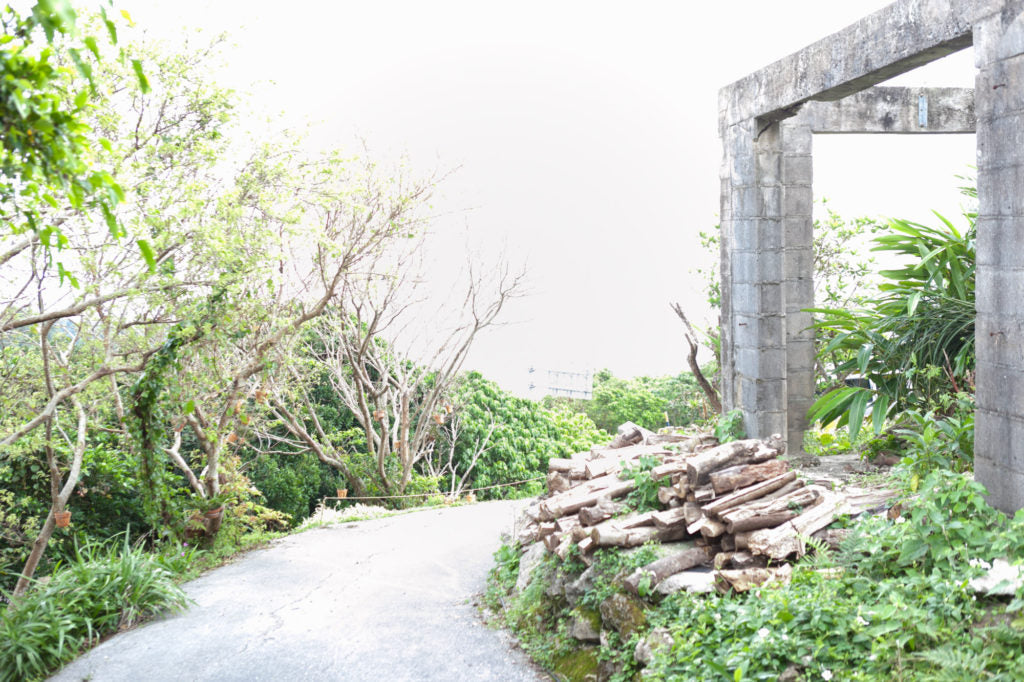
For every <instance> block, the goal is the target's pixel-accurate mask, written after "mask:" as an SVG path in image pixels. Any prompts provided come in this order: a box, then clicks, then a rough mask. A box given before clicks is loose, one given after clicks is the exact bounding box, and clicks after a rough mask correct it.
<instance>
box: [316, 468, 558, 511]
mask: <svg viewBox="0 0 1024 682" xmlns="http://www.w3.org/2000/svg"><path fill="white" fill-rule="evenodd" d="M546 479H547V477H546V476H536V477H534V478H524V479H523V480H521V481H512V482H511V483H495V484H494V485H485V486H483V487H482V488H469V489H468V490H462V491H460V494H462V493H476V492H480V491H481V490H493V489H494V488H509V487H511V486H514V485H522V484H523V483H532V482H533V481H543V480H546ZM434 495H441V496H443V497H449V496H451V493H442V492H439V491H435V492H431V493H412V494H410V495H373V496H362V497H359V496H353V497H350V496H348V495H346V496H345V497H338V496H336V495H335V496H327V497H324V498H322V499H321V500H320V518H321V519H323V513H324V507H325V506H327V500H398V499H406V498H410V497H433V496H434Z"/></svg>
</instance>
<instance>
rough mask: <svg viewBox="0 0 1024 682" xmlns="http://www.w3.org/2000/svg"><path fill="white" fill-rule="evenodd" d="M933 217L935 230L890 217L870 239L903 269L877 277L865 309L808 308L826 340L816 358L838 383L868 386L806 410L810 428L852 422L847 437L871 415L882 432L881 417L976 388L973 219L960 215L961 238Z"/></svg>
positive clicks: (834, 393)
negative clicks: (852, 380) (853, 378)
mask: <svg viewBox="0 0 1024 682" xmlns="http://www.w3.org/2000/svg"><path fill="white" fill-rule="evenodd" d="M936 215H937V216H938V217H939V219H940V220H941V221H942V223H943V227H941V228H933V227H927V226H925V225H920V224H918V223H912V222H909V221H905V220H891V221H889V230H890V232H889V233H888V234H884V235H881V236H878V237H875V240H874V241H875V243H876V246H875V248H874V250H875V251H887V252H889V253H892V254H895V255H897V256H900V257H902V258H903V259H904V260H905V261H906V263H907V264H906V265H904V266H903V267H901V268H899V269H894V270H887V271H883V272H882V273H881V275H882V276H883V277H884V278H885V280H886V281H885V282H884V283H883V284H881V285H880V287H879V290H880V294H879V295H878V296H877V297H875V298H872V299H868V300H867V301H866V302H865V307H864V308H862V309H859V310H851V309H848V308H845V307H842V308H840V307H836V308H819V309H816V310H815V311H814V312H815V313H817V314H818V315H819V319H818V320H817V321H816V322H815V328H816V329H817V330H818V331H819V333H821V334H823V335H825V336H826V337H828V338H830V339H831V340H830V341H829V343H828V345H827V346H826V347H825V348H824V349H823V350H822V351H821V352H819V359H821V361H822V362H823V363H826V364H833V363H834V365H835V366H834V368H833V369H834V371H835V373H836V374H838V375H839V376H840V377H846V376H849V375H850V374H859V375H861V376H862V377H864V378H866V379H867V380H868V381H869V382H870V387H866V386H845V385H842V386H839V387H837V388H833V389H832V390H831V391H829V392H827V393H826V394H825V395H823V396H822V397H821V398H820V399H819V400H818V401H817V402H815V404H814V405H813V406H812V407H811V418H812V419H813V420H815V421H820V422H821V423H823V424H827V423H829V422H831V421H833V420H838V424H839V425H840V426H841V425H844V424H849V427H850V433H851V437H850V439H851V440H855V439H856V436H857V432H858V431H859V429H860V427H861V423H862V421H863V419H864V417H865V415H867V414H870V415H871V417H872V425H873V427H874V430H875V432H876V433H878V432H880V431H881V429H882V426H883V425H884V423H885V420H886V419H887V418H890V417H893V416H895V415H897V414H899V413H901V412H903V411H905V410H908V409H919V410H920V409H928V408H929V406H930V405H933V404H938V403H940V402H941V401H943V400H946V401H948V400H949V399H950V396H952V395H953V394H955V393H957V392H960V391H964V390H972V389H973V372H974V317H975V312H974V287H975V240H976V229H975V215H974V214H973V213H967V214H965V217H966V218H967V221H968V227H967V229H966V230H965V231H963V232H960V231H959V230H957V229H956V228H955V227H954V226H953V224H952V223H951V222H949V221H948V220H946V219H945V218H943V217H942V216H940V215H938V214H936ZM837 353H838V355H836V354H837ZM837 358H838V360H837Z"/></svg>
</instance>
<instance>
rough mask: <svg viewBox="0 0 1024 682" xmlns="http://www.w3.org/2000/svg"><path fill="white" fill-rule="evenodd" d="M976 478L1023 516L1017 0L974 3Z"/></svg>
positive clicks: (1022, 83)
mask: <svg viewBox="0 0 1024 682" xmlns="http://www.w3.org/2000/svg"><path fill="white" fill-rule="evenodd" d="M974 36H975V64H976V65H977V66H978V74H977V80H976V86H975V92H976V95H977V101H976V103H975V106H976V112H977V117H978V204H979V205H978V263H977V266H978V269H977V294H976V295H977V310H978V320H977V327H976V336H975V339H976V344H977V353H978V365H977V406H978V408H977V413H976V430H975V478H976V479H977V480H978V481H980V482H981V483H982V484H983V485H985V487H986V488H988V491H989V493H990V501H991V502H992V503H993V504H994V505H995V506H996V507H999V508H1000V509H1003V510H1005V511H1012V510H1015V509H1020V508H1024V306H1022V302H1024V248H1022V246H1021V245H1022V244H1024V2H1020V1H1014V2H994V1H982V2H979V6H978V13H977V14H976V15H975V17H974Z"/></svg>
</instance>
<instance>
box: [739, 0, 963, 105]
mask: <svg viewBox="0 0 1024 682" xmlns="http://www.w3.org/2000/svg"><path fill="white" fill-rule="evenodd" d="M973 4H974V3H973V1H972V0H897V2H894V3H892V4H891V5H889V6H887V7H884V8H883V9H880V10H878V11H877V12H874V13H873V14H870V15H868V16H866V17H864V18H863V19H861V20H859V21H857V22H856V23H854V24H852V25H850V26H847V27H846V28H844V29H842V30H840V31H838V32H836V33H834V34H832V35H830V36H828V37H826V38H823V39H821V40H819V41H818V42H816V43H814V44H812V45H809V46H807V47H805V48H804V49H802V50H800V51H799V52H796V53H794V54H792V55H790V56H788V57H784V58H783V59H780V60H779V61H777V62H775V63H774V64H770V65H769V66H767V67H765V68H763V69H761V70H760V71H758V72H756V73H753V74H750V75H749V76H746V77H745V78H742V79H740V80H738V81H736V82H735V83H733V84H731V85H728V86H726V87H725V88H723V90H722V92H721V93H720V95H719V109H720V111H721V112H722V121H723V123H724V124H725V125H728V124H731V123H736V122H739V121H744V120H748V119H753V118H756V117H761V118H762V119H765V120H767V121H772V120H781V119H783V118H787V117H789V116H792V115H794V114H795V113H796V111H797V108H798V107H799V105H800V104H802V103H804V102H806V101H808V100H811V99H815V100H825V101H832V100H837V99H841V98H843V97H846V96H847V95H850V94H853V93H855V92H859V91H861V90H864V89H865V88H868V87H871V86H873V85H876V84H878V83H881V82H882V81H884V80H888V79H889V78H892V77H893V76H897V75H899V74H901V73H905V72H906V71H910V70H911V69H914V68H917V67H918V66H921V65H923V64H927V63H928V62H931V61H934V60H936V59H939V58H941V57H944V56H946V55H948V54H952V53H953V52H957V51H959V50H961V49H963V48H965V47H968V46H969V45H970V44H971V41H972V39H973V37H972V34H971V23H970V19H971V18H972V16H973V13H974V7H973Z"/></svg>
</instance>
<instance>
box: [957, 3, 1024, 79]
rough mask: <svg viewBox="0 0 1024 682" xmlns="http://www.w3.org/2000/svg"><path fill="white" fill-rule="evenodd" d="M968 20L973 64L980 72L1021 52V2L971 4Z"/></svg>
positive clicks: (1023, 4) (1023, 5)
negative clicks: (971, 35) (980, 69)
mask: <svg viewBox="0 0 1024 682" xmlns="http://www.w3.org/2000/svg"><path fill="white" fill-rule="evenodd" d="M973 4H974V7H973V8H972V9H973V11H972V14H971V16H970V17H969V18H970V20H971V28H972V32H973V38H972V43H973V45H974V64H975V66H977V67H978V68H983V67H985V66H987V65H989V64H991V63H993V62H997V61H999V60H1002V59H1007V58H1009V57H1013V56H1016V55H1017V54H1020V52H1019V50H1020V49H1021V45H1022V42H1021V28H1022V27H1021V19H1020V17H1021V14H1022V13H1024V2H1022V0H973Z"/></svg>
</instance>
